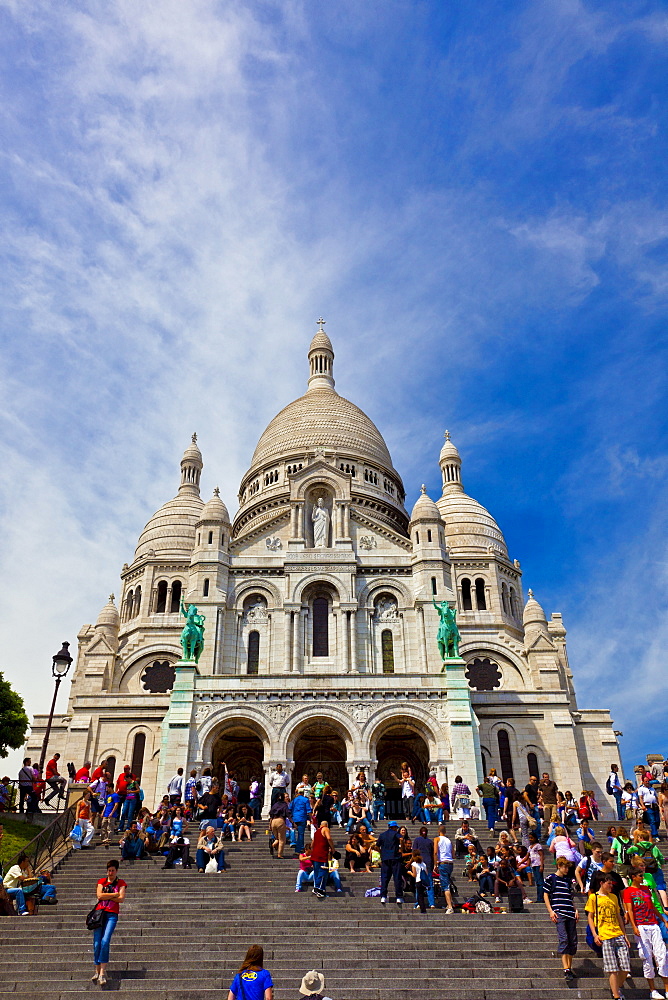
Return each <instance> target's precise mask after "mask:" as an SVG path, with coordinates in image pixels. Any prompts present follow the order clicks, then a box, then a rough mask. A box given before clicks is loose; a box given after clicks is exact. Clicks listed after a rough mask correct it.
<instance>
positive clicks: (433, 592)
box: [431, 576, 436, 594]
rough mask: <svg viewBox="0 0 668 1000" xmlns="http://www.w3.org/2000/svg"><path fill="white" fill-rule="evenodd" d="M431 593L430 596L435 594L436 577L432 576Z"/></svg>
mask: <svg viewBox="0 0 668 1000" xmlns="http://www.w3.org/2000/svg"><path fill="white" fill-rule="evenodd" d="M431 592H432V594H436V577H435V576H432V578H431Z"/></svg>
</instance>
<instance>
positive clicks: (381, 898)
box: [380, 896, 387, 906]
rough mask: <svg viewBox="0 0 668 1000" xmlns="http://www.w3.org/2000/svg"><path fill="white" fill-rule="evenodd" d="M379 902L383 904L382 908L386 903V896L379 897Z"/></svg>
mask: <svg viewBox="0 0 668 1000" xmlns="http://www.w3.org/2000/svg"><path fill="white" fill-rule="evenodd" d="M380 901H381V903H382V904H383V906H385V904H386V903H387V896H381V897H380Z"/></svg>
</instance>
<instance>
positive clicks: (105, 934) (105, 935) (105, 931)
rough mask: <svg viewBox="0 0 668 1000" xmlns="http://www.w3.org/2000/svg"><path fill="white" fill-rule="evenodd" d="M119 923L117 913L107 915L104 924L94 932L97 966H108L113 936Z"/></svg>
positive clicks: (94, 950) (94, 953)
mask: <svg viewBox="0 0 668 1000" xmlns="http://www.w3.org/2000/svg"><path fill="white" fill-rule="evenodd" d="M117 923H118V914H117V913H105V922H104V924H103V925H102V927H97V928H96V929H95V930H94V931H93V961H94V962H95V964H96V965H106V964H107V962H108V961H109V945H110V944H111V935H112V934H113V933H114V930H115V928H116V924H117Z"/></svg>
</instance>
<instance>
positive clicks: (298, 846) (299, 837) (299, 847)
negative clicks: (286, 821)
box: [292, 819, 306, 854]
mask: <svg viewBox="0 0 668 1000" xmlns="http://www.w3.org/2000/svg"><path fill="white" fill-rule="evenodd" d="M292 822H293V824H294V828H295V851H296V852H297V854H301V853H302V851H303V850H304V834H305V833H306V820H305V819H302V820H299V821H298V822H295V821H294V820H293V821H292Z"/></svg>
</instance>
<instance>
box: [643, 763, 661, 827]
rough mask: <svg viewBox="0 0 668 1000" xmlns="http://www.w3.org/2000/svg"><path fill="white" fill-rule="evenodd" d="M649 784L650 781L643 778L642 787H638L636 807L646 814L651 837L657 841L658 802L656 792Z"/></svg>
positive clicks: (659, 820) (659, 814) (659, 815)
mask: <svg viewBox="0 0 668 1000" xmlns="http://www.w3.org/2000/svg"><path fill="white" fill-rule="evenodd" d="M649 782H650V779H649V778H647V777H645V778H643V781H642V785H639V786H638V807H639V808H642V809H644V810H645V812H646V813H647V818H648V819H649V828H650V830H651V831H652V837H653V838H654V839H655V840H657V839H658V837H659V823H660V822H661V813H660V811H659V802H658V800H657V797H656V792H655V791H654V789H653V788H652V786H651V785H650V783H649Z"/></svg>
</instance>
